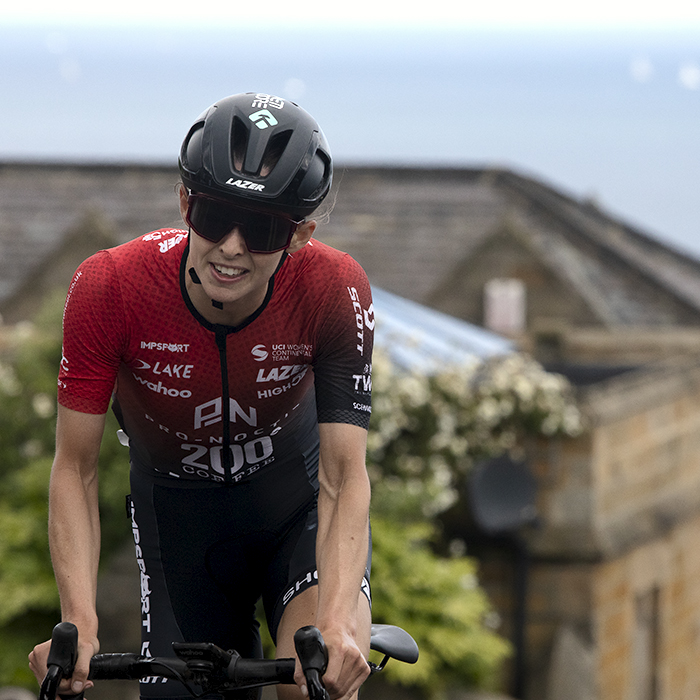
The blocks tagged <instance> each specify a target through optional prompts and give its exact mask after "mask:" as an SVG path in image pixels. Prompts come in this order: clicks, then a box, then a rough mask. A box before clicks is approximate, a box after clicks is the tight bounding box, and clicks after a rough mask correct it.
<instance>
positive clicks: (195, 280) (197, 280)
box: [187, 267, 224, 309]
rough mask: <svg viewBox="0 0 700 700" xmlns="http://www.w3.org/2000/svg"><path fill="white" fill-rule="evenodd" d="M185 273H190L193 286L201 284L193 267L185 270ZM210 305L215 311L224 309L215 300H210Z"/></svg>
mask: <svg viewBox="0 0 700 700" xmlns="http://www.w3.org/2000/svg"><path fill="white" fill-rule="evenodd" d="M187 272H189V273H190V277H191V278H192V281H193V282H194V283H195V284H202V280H200V279H199V275H198V274H197V273H196V272H195V269H194V268H193V267H191V268H190V269H189V270H187ZM211 305H212V306H213V307H214V308H215V309H223V308H224V305H223V304H222V303H221V302H220V301H216V300H215V299H212V300H211Z"/></svg>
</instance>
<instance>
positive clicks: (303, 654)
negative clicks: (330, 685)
mask: <svg viewBox="0 0 700 700" xmlns="http://www.w3.org/2000/svg"><path fill="white" fill-rule="evenodd" d="M294 647H295V649H296V652H297V656H298V657H299V662H300V663H301V668H302V670H303V671H304V677H305V678H306V688H307V690H308V692H309V700H326V698H328V694H327V693H326V689H325V688H324V687H323V683H322V682H321V676H322V675H323V674H324V673H325V672H326V666H327V665H328V651H327V650H326V645H325V643H324V641H323V637H322V636H321V633H320V632H319V631H318V629H316V627H313V626H311V625H308V626H306V627H301V628H300V629H298V630H297V631H296V633H295V634H294Z"/></svg>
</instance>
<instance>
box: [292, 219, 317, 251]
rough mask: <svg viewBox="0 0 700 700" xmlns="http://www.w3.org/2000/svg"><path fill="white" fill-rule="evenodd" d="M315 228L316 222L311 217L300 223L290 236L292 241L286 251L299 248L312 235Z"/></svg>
mask: <svg viewBox="0 0 700 700" xmlns="http://www.w3.org/2000/svg"><path fill="white" fill-rule="evenodd" d="M315 230H316V222H315V221H314V220H313V219H312V220H311V221H307V222H306V223H304V224H302V225H301V226H300V227H299V228H298V229H297V230H296V231H295V232H294V235H293V236H292V242H291V243H290V244H289V248H287V252H288V253H296V252H297V251H298V250H301V249H302V248H303V247H304V246H305V245H306V244H307V243H308V242H309V241H310V240H311V238H312V237H313V235H314V231H315Z"/></svg>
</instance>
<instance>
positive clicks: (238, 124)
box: [230, 117, 250, 173]
mask: <svg viewBox="0 0 700 700" xmlns="http://www.w3.org/2000/svg"><path fill="white" fill-rule="evenodd" d="M249 136H250V132H249V131H248V127H247V126H246V125H245V123H244V122H243V121H242V120H241V119H239V118H238V117H234V118H233V124H232V125H231V141H230V143H231V160H232V162H233V169H234V170H235V171H236V172H239V173H241V172H243V162H244V161H245V155H246V151H247V150H248V138H249Z"/></svg>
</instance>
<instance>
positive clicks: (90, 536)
mask: <svg viewBox="0 0 700 700" xmlns="http://www.w3.org/2000/svg"><path fill="white" fill-rule="evenodd" d="M104 425H105V416H104V415H92V414H86V413H79V412H77V411H72V410H70V409H67V408H65V407H62V406H59V409H58V422H57V426H56V456H55V458H54V463H53V467H52V470H51V483H50V491H49V545H50V548H51V560H52V563H53V567H54V573H55V575H56V583H57V585H58V591H59V595H60V598H61V615H62V618H63V620H64V621H68V622H72V623H74V624H75V625H76V627H77V628H78V631H79V656H78V662H77V664H76V669H75V672H74V673H73V679H72V683H73V685H72V689H73V690H74V691H76V692H79V691H80V690H81V688H80V687H76V683H82V684H84V683H85V681H86V679H87V672H88V668H89V663H90V657H91V656H92V655H93V654H94V653H97V651H98V650H99V643H98V640H97V612H96V608H95V600H96V594H97V566H98V563H99V557H100V516H99V510H98V499H97V461H98V455H99V450H100V443H101V441H102V434H103V432H104ZM47 655H48V643H45V644H41V645H39V646H38V647H36V648H35V649H34V651H33V652H32V654H31V655H30V667H31V668H32V671H34V674H35V675H36V676H37V679H38V680H39V681H41V678H42V677H43V675H44V673H45V672H46V657H47ZM66 685H67V683H65V682H64V685H63V686H62V689H64V688H65V687H66Z"/></svg>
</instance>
